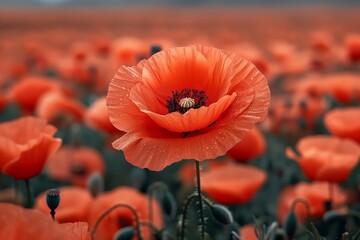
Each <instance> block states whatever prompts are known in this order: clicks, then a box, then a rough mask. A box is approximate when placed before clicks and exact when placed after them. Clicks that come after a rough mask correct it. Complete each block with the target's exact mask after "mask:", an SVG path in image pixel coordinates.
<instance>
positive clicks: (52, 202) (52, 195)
mask: <svg viewBox="0 0 360 240" xmlns="http://www.w3.org/2000/svg"><path fill="white" fill-rule="evenodd" d="M59 203H60V192H59V190H57V189H55V188H52V189H49V190H48V191H47V192H46V204H47V205H48V207H49V208H50V210H51V211H55V209H56V208H57V207H58V206H59Z"/></svg>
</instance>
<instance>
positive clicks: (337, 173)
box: [286, 135, 360, 182]
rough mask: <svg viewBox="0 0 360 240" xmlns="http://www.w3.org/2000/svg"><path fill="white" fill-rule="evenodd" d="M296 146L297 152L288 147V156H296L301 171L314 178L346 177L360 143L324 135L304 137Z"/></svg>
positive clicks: (358, 153) (338, 179) (359, 154)
mask: <svg viewBox="0 0 360 240" xmlns="http://www.w3.org/2000/svg"><path fill="white" fill-rule="evenodd" d="M296 148H297V151H298V152H299V155H297V154H296V153H295V152H293V151H292V150H291V149H287V152H286V153H287V156H288V157H289V158H292V159H294V160H296V161H297V163H298V164H299V165H300V167H301V169H302V171H303V172H304V174H305V175H306V176H307V177H308V178H309V179H311V180H315V181H328V182H343V181H345V180H346V179H347V178H348V177H349V175H350V173H351V171H352V170H353V169H354V167H355V166H356V165H357V164H358V162H359V157H360V145H358V144H357V143H356V142H354V141H352V140H350V139H339V138H337V137H332V136H327V135H315V136H309V137H304V138H302V139H301V140H300V141H299V142H298V144H297V146H296Z"/></svg>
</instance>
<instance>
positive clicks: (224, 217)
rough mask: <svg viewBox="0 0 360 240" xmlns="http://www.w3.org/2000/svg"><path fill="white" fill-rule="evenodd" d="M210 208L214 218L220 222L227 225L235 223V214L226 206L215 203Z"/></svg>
mask: <svg viewBox="0 0 360 240" xmlns="http://www.w3.org/2000/svg"><path fill="white" fill-rule="evenodd" d="M210 209H211V213H212V215H213V216H214V218H215V219H216V220H217V221H219V222H220V223H222V224H225V225H227V224H231V223H233V216H232V214H231V212H230V211H229V210H228V209H227V208H226V207H224V206H222V205H220V204H214V205H212V206H211V208H210Z"/></svg>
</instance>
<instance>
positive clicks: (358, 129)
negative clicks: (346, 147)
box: [324, 107, 360, 144]
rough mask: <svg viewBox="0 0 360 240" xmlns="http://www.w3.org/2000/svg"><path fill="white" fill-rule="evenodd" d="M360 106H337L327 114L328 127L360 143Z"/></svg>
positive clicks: (336, 134) (333, 131)
mask: <svg viewBox="0 0 360 240" xmlns="http://www.w3.org/2000/svg"><path fill="white" fill-rule="evenodd" d="M359 119H360V107H349V108H343V109H341V108H337V109H334V110H332V111H330V112H328V113H327V114H326V116H325V119H324V121H325V125H326V128H327V129H328V130H329V131H330V132H331V134H333V135H335V136H338V137H341V138H351V139H353V140H354V141H356V142H358V143H359V144H360V121H358V120H359Z"/></svg>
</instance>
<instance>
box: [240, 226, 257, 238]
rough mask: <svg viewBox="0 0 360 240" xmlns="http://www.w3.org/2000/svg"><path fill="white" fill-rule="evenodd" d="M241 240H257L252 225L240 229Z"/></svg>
mask: <svg viewBox="0 0 360 240" xmlns="http://www.w3.org/2000/svg"><path fill="white" fill-rule="evenodd" d="M240 236H241V239H244V240H258V238H257V237H256V234H255V227H254V226H253V225H245V226H242V227H241V228H240Z"/></svg>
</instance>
